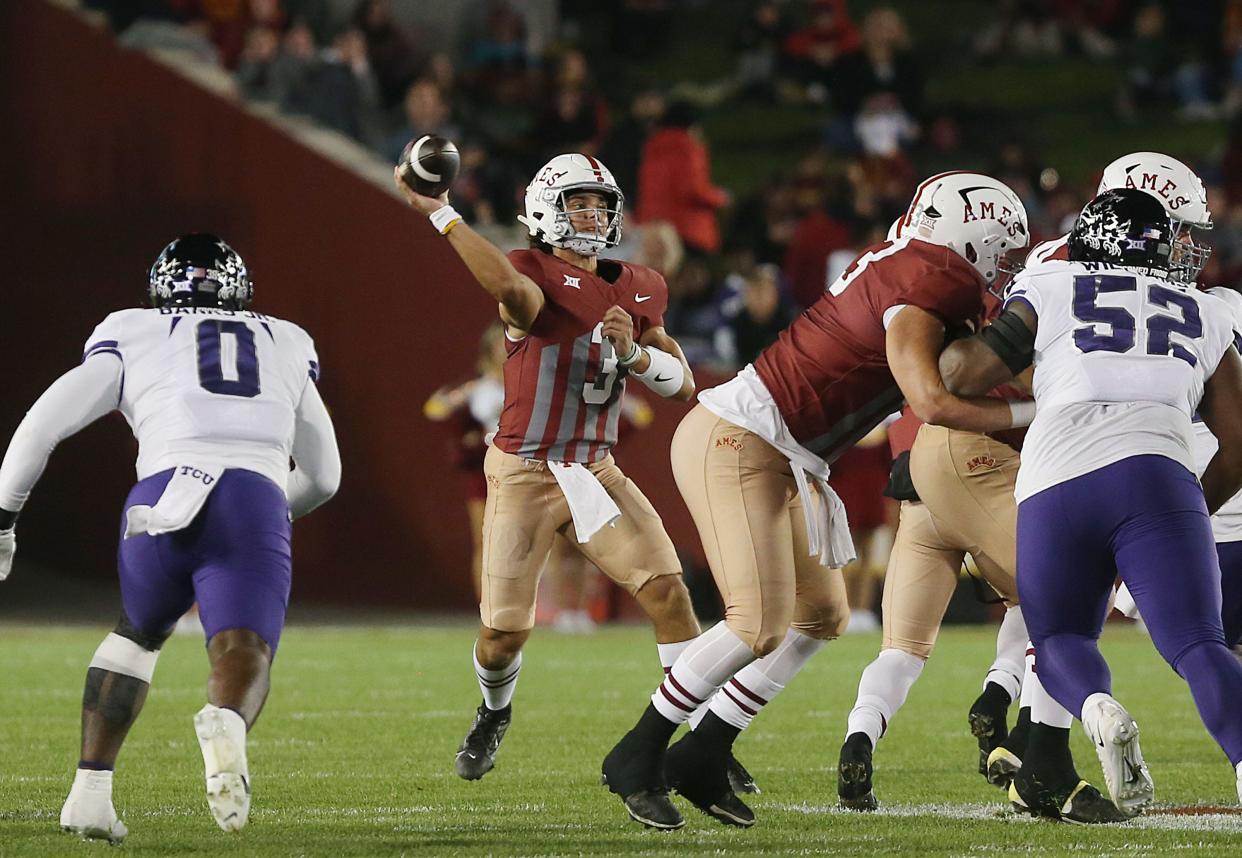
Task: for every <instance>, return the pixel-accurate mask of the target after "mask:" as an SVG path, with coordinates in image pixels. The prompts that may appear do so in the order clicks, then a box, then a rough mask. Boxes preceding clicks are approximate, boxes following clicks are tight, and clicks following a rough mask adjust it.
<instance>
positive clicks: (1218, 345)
mask: <svg viewBox="0 0 1242 858" xmlns="http://www.w3.org/2000/svg"><path fill="white" fill-rule="evenodd" d="M1014 301H1025V302H1026V303H1027V304H1029V305H1030V306H1031V307H1032V308H1033V309H1034V311H1035V313H1036V315H1037V316H1038V317H1039V329H1038V331H1037V333H1036V337H1035V379H1034V391H1035V406H1036V412H1035V420H1034V422H1033V423H1032V424H1031V428H1030V430H1029V431H1028V433H1027V436H1026V441H1025V442H1024V444H1023V448H1022V467H1021V469H1020V470H1019V472H1018V480H1017V486H1016V489H1015V495H1016V497H1017V498H1018V500H1019V501H1022V500H1023V499H1025V498H1027V497H1030V496H1031V495H1033V494H1036V493H1037V492H1040V491H1043V490H1044V489H1046V488H1049V487H1050V486H1054V485H1056V484H1058V483H1062V482H1065V481H1066V480H1070V479H1073V478H1074V477H1078V476H1082V475H1083V474H1086V473H1090V472H1091V471H1095V470H1098V469H1099V468H1102V467H1104V466H1105V465H1110V464H1112V463H1113V462H1117V461H1120V460H1122V459H1127V458H1130V457H1132V456H1139V455H1145V454H1154V455H1162V456H1167V457H1169V458H1171V459H1174V460H1175V461H1178V462H1181V463H1182V464H1183V465H1185V466H1186V468H1187V469H1188V470H1193V469H1194V460H1193V458H1192V456H1191V452H1190V436H1191V428H1190V421H1191V416H1192V415H1193V414H1194V413H1195V410H1196V409H1197V408H1198V405H1199V400H1200V399H1201V398H1202V396H1203V385H1204V382H1206V381H1207V379H1208V378H1209V377H1210V376H1211V375H1212V373H1213V372H1215V371H1216V366H1217V364H1219V363H1220V359H1221V357H1222V356H1223V355H1224V354H1225V351H1226V350H1227V349H1228V348H1229V346H1230V345H1231V344H1232V343H1233V339H1234V334H1233V327H1234V324H1233V318H1232V314H1231V313H1230V311H1229V308H1228V306H1227V305H1226V304H1225V303H1224V301H1222V299H1221V298H1219V297H1216V296H1213V295H1209V294H1206V293H1203V292H1198V291H1193V290H1187V289H1186V288H1185V287H1182V286H1178V285H1176V284H1174V283H1171V282H1169V281H1168V280H1164V279H1161V278H1158V277H1153V276H1148V275H1145V274H1140V273H1138V272H1136V271H1135V270H1133V269H1127V268H1114V267H1109V266H1105V265H1101V264H1097V263H1087V262H1062V261H1050V262H1046V263H1044V264H1042V265H1037V266H1035V267H1033V268H1029V269H1027V270H1026V271H1024V272H1022V274H1020V275H1019V276H1018V278H1017V279H1016V280H1015V281H1014V283H1013V286H1012V287H1011V288H1010V290H1009V293H1008V296H1007V297H1006V303H1007V305H1008V304H1009V303H1012V302H1014Z"/></svg>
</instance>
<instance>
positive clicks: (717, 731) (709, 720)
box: [694, 710, 742, 754]
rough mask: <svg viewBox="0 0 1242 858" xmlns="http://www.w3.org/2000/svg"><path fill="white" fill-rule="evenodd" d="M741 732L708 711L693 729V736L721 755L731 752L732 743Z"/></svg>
mask: <svg viewBox="0 0 1242 858" xmlns="http://www.w3.org/2000/svg"><path fill="white" fill-rule="evenodd" d="M741 732H742V730H741V728H739V727H734V726H733V725H732V724H730V723H728V722H727V721H724V720H723V719H721V718H720V716H719V715H717V714H716V713H715V712H712V711H710V710H709V711H708V713H707V714H706V715H704V716H703V720H702V721H700V722H699V726H697V727H695V728H694V735H695V736H697V737H698V738H699V740H700V741H702V742H704V743H705V744H706V745H707V746H708V747H709V748H711V749H712V750H715V751H719V752H720V753H722V754H730V753H732V752H733V742H734V741H735V740H736V739H737V737H738V735H739V734H740V733H741Z"/></svg>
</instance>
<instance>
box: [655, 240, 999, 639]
mask: <svg viewBox="0 0 1242 858" xmlns="http://www.w3.org/2000/svg"><path fill="white" fill-rule="evenodd" d="M984 285H985V284H984V281H983V279H982V278H981V277H980V275H979V274H978V273H977V272H976V271H975V269H974V268H972V267H971V266H970V265H969V264H968V263H967V262H966V261H965V260H963V259H962V258H961V257H960V256H958V255H957V254H956V253H954V252H953V251H952V250H950V249H948V248H945V247H939V246H936V245H932V244H928V243H926V242H923V241H919V240H917V239H907V238H903V239H897V240H896V241H892V242H883V243H881V244H878V245H875V246H873V247H871V248H869V249H868V250H867V251H865V252H864V253H862V254H861V255H860V256H859V257H858V258H857V259H856V260H855V261H854V263H853V264H852V265H851V266H850V267H849V268H848V269H847V270H846V271H845V273H844V274H842V276H841V277H840V278H839V279H838V280H837V281H836V282H835V283H834V284H833V285H832V287H831V288H830V289H829V290H828V291H827V292H826V293H825V294H824V296H823V297H821V298H820V299H819V300H818V301H817V302H816V303H815V304H813V305H812V306H811V307H810V308H808V309H807V310H806V312H804V313H803V314H802V315H801V316H800V317H799V318H798V319H796V320H795V321H794V322H793V324H792V325H790V326H789V328H787V329H786V330H785V331H784V332H782V333H781V335H780V337H779V339H778V340H777V342H776V343H774V344H773V345H772V346H770V347H769V348H768V349H766V350H765V351H764V352H763V353H762V354H761V355H760V356H759V358H758V360H756V361H755V363H754V364H753V365H752V366H748V367H746V368H745V369H743V370H742V371H741V372H740V373H739V374H738V376H737V377H736V378H734V379H733V380H732V381H730V382H728V383H726V384H724V385H722V386H720V387H717V388H714V389H712V390H708V391H705V392H704V393H703V394H701V395H700V397H699V403H700V404H699V405H698V407H696V408H695V409H694V410H693V411H691V412H690V414H689V415H687V416H686V418H685V419H684V420H683V421H682V424H681V426H680V427H678V430H677V434H676V436H675V437H674V439H673V449H672V454H673V475H674V477H675V478H676V480H677V486H678V488H679V489H680V491H681V494H682V496H683V497H684V498H685V500H686V505H687V506H688V507H689V509H690V512H691V514H692V516H693V517H694V521H695V525H696V526H697V528H698V531H699V535H700V537H701V538H702V540H703V545H704V549H705V551H706V553H707V557H708V561H709V563H710V565H711V568H712V573H713V575H714V577H715V579H716V583H717V586H718V587H719V588H720V592H721V594H722V595H723V597H724V601H725V617H726V621H727V622H728V624H729V628H730V629H731V630H732V631H733V632H734V633H735V634H736V635H737V636H738V637H739V638H741V639H742V640H743V641H745V642H747V643H748V644H750V645H751V646H752V648H753V649H754V650H755V651H756V653H760V654H762V653H763V652H768V651H770V650H771V648H772V646H774V645H775V643H776V642H779V641H780V640H781V639H782V638H783V637H784V635H785V633H786V630H787V629H788V628H789V627H790V626H791V625H792V627H793V628H794V629H796V630H797V631H800V632H802V633H803V634H806V635H809V636H811V637H817V638H830V637H835V636H836V635H837V634H839V633H840V631H841V628H842V627H843V626H844V623H845V621H846V619H847V618H848V608H847V607H846V604H845V593H844V585H843V583H842V580H841V575H840V572H839V571H838V570H836V569H830V568H828V567H829V566H837V565H843V563H844V562H847V561H848V560H849V559H851V556H852V553H853V552H852V549H851V546H850V545H849V542H848V536H846V537H845V540H844V543H843V544H842V542H841V540H840V534H841V532H842V531H843V530H847V528H848V525H847V524H846V522H845V514H844V509H843V508H841V507H840V501H839V500H838V499H837V498H836V496H835V494H834V493H832V491H831V489H829V488H828V486H827V482H826V479H827V474H828V467H827V466H828V464H830V463H831V462H832V461H833V460H834V459H836V457H837V456H839V455H840V454H841V453H842V452H844V451H845V450H847V449H849V448H850V447H851V446H853V444H854V443H855V442H856V441H857V440H858V439H859V438H861V437H863V436H864V435H866V434H867V433H868V432H870V431H871V430H872V429H873V428H875V426H876V425H878V424H879V423H880V422H881V421H882V420H883V419H884V418H885V417H887V416H888V415H889V414H891V413H893V412H895V411H897V410H899V409H900V407H901V404H902V394H901V390H900V389H899V388H898V386H897V383H896V381H895V380H894V379H893V376H892V373H891V372H890V371H889V369H888V362H887V355H886V350H885V331H886V329H887V327H888V325H889V323H890V322H891V321H892V319H893V318H894V317H895V316H896V314H897V313H899V312H900V311H901V310H902V308H904V307H906V306H914V307H919V308H921V309H923V310H926V311H927V312H930V313H932V314H934V315H936V316H938V317H939V318H940V319H942V320H943V321H944V322H945V324H946V325H957V324H961V323H963V322H965V321H967V320H974V319H976V318H978V316H979V315H980V313H981V312H982V309H983V304H982V296H983V293H984ZM834 504H835V514H834ZM814 548H818V550H813V549H814ZM815 555H817V556H815Z"/></svg>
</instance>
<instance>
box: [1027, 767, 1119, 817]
mask: <svg viewBox="0 0 1242 858" xmlns="http://www.w3.org/2000/svg"><path fill="white" fill-rule="evenodd" d="M1009 803H1010V804H1012V805H1013V809H1014V810H1016V811H1017V812H1018V813H1025V814H1029V815H1030V816H1035V817H1043V818H1044V819H1059V820H1062V821H1063V822H1076V823H1078V824H1080V825H1100V824H1106V823H1110V822H1126V821H1127V820H1129V819H1130V817H1128V816H1126V815H1125V814H1124V813H1122V812H1121V811H1120V810H1118V809H1117V805H1115V804H1113V803H1112V801H1110V800H1109V799H1108V798H1107V797H1105V796H1104V795H1102V794H1101V793H1100V791H1099V790H1098V789H1096V788H1095V787H1093V786H1091V784H1089V783H1087V782H1086V781H1084V780H1079V781H1078V783H1077V784H1076V785H1075V786H1074V787H1073V788H1072V789H1069V790H1067V789H1064V788H1056V787H1052V788H1050V787H1047V786H1045V785H1044V784H1042V783H1040V782H1039V781H1038V780H1037V779H1036V778H1033V777H1030V776H1027V775H1024V774H1023V773H1021V772H1019V773H1018V774H1017V775H1016V776H1015V777H1014V779H1013V782H1012V783H1010V784H1009Z"/></svg>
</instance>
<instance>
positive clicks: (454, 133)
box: [384, 78, 461, 164]
mask: <svg viewBox="0 0 1242 858" xmlns="http://www.w3.org/2000/svg"><path fill="white" fill-rule="evenodd" d="M451 114H452V111H451V109H450V107H449V105H448V103H447V102H445V100H444V95H443V93H441V92H440V88H439V87H438V86H436V84H435V82H434V81H432V80H429V79H427V78H419V79H418V80H416V81H414V83H412V84H410V88H409V90H407V91H406V94H405V127H404V128H402V129H401V130H400V131H397V132H396V133H395V134H393V135H392V136H391V137H389V138H388V144H387V145H386V146H385V147H384V157H385V158H387V159H388V160H389V161H390V162H392V163H394V164H395V163H397V161H399V160H400V159H401V150H402V149H404V148H405V144H406V143H409V142H410V141H411V140H414V139H415V138H418V137H421V136H423V135H424V134H439V135H440V136H441V137H447V138H449V139H450V140H457V139H459V138H460V137H461V129H460V128H458V127H457V125H455V124H454V123H453V121H452V119H451Z"/></svg>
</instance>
